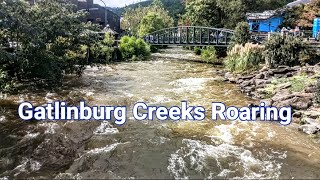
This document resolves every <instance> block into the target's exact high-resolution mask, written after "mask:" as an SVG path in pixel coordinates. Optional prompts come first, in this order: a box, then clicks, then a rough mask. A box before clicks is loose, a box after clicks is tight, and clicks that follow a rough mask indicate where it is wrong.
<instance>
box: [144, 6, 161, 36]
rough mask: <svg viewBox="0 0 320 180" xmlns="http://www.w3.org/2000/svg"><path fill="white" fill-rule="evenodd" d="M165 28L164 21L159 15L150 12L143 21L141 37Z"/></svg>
mask: <svg viewBox="0 0 320 180" xmlns="http://www.w3.org/2000/svg"><path fill="white" fill-rule="evenodd" d="M164 27H165V23H164V19H162V17H161V16H160V15H158V14H155V13H153V12H149V13H148V14H147V15H146V16H145V17H143V19H142V20H141V23H140V27H139V36H140V37H143V36H145V35H147V34H148V33H152V32H154V31H156V30H159V29H163V28H164Z"/></svg>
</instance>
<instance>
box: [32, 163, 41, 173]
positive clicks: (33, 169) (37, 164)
mask: <svg viewBox="0 0 320 180" xmlns="http://www.w3.org/2000/svg"><path fill="white" fill-rule="evenodd" d="M41 166H42V165H41V164H40V163H39V162H38V161H30V169H31V171H39V170H40V168H41Z"/></svg>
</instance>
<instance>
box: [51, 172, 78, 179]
mask: <svg viewBox="0 0 320 180" xmlns="http://www.w3.org/2000/svg"><path fill="white" fill-rule="evenodd" d="M54 179H82V176H80V174H79V173H78V174H75V175H74V174H72V173H60V174H58V175H57V176H56V177H55V178H54Z"/></svg>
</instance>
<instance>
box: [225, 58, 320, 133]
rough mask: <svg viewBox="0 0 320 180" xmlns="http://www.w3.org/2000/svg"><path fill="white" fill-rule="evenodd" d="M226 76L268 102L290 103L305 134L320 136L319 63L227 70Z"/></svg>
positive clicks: (247, 92)
mask: <svg viewBox="0 0 320 180" xmlns="http://www.w3.org/2000/svg"><path fill="white" fill-rule="evenodd" d="M224 77H225V80H226V81H229V82H231V83H234V84H238V85H239V86H240V89H241V91H242V92H243V93H246V94H247V95H249V96H251V97H253V98H257V99H261V101H262V102H265V103H266V105H268V106H276V107H283V106H291V107H292V108H293V112H294V114H293V118H294V120H293V122H294V123H297V124H299V126H298V129H299V130H300V131H302V132H304V133H306V134H309V135H312V136H315V137H320V105H319V104H318V103H317V102H316V101H315V94H316V90H317V87H316V83H317V79H319V78H320V63H319V64H316V65H314V66H310V65H306V66H303V67H301V66H295V67H289V66H280V67H278V68H274V69H272V68H267V67H264V68H262V69H261V70H259V71H256V72H253V73H250V74H248V75H245V76H243V75H235V74H232V73H230V72H225V74H224Z"/></svg>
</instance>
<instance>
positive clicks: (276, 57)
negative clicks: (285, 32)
mask: <svg viewBox="0 0 320 180" xmlns="http://www.w3.org/2000/svg"><path fill="white" fill-rule="evenodd" d="M305 53H306V45H305V44H304V43H303V40H302V39H300V38H298V37H294V36H286V37H283V36H281V35H280V34H275V35H272V36H271V38H270V39H269V41H267V42H266V43H265V53H264V57H265V59H266V63H267V65H269V66H270V67H277V66H279V65H286V66H296V65H301V63H302V61H301V60H302V59H301V56H302V55H304V54H305Z"/></svg>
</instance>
